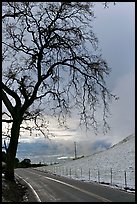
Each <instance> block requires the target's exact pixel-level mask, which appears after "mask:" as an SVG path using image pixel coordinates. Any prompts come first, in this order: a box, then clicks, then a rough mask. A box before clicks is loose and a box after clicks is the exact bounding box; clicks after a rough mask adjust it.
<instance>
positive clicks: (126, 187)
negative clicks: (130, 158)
mask: <svg viewBox="0 0 137 204" xmlns="http://www.w3.org/2000/svg"><path fill="white" fill-rule="evenodd" d="M124 174H125V188H127V174H126V171H125V172H124Z"/></svg>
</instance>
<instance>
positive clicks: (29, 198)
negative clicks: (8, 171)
mask: <svg viewBox="0 0 137 204" xmlns="http://www.w3.org/2000/svg"><path fill="white" fill-rule="evenodd" d="M2 202H36V199H35V196H34V194H33V191H32V190H31V189H30V187H29V186H28V185H27V184H26V183H25V181H23V180H22V179H20V178H18V177H15V181H7V180H5V178H4V174H3V175H2Z"/></svg>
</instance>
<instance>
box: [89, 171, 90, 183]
mask: <svg viewBox="0 0 137 204" xmlns="http://www.w3.org/2000/svg"><path fill="white" fill-rule="evenodd" d="M89 181H90V168H89Z"/></svg>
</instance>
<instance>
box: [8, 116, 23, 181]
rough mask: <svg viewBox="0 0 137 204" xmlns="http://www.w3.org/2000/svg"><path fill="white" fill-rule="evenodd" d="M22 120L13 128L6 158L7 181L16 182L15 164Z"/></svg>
mask: <svg viewBox="0 0 137 204" xmlns="http://www.w3.org/2000/svg"><path fill="white" fill-rule="evenodd" d="M20 124H21V120H19V119H16V120H14V121H13V124H12V128H11V138H10V143H9V147H8V150H7V156H6V169H5V179H7V180H10V181H12V180H14V163H15V157H16V151H17V147H18V138H19V133H20Z"/></svg>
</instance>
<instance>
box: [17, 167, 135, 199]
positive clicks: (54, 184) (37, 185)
mask: <svg viewBox="0 0 137 204" xmlns="http://www.w3.org/2000/svg"><path fill="white" fill-rule="evenodd" d="M15 173H16V175H17V176H18V177H19V178H21V179H23V181H24V182H25V183H27V184H28V185H29V187H30V188H29V189H30V190H31V197H30V202H31V201H32V202H33V201H34V202H135V195H134V194H133V193H128V192H124V191H121V190H118V189H115V188H110V187H106V186H103V185H99V184H96V183H94V182H83V181H77V180H74V179H68V178H65V177H60V176H57V175H52V174H49V173H47V172H41V171H38V170H36V169H32V168H26V169H23V168H20V169H15Z"/></svg>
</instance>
